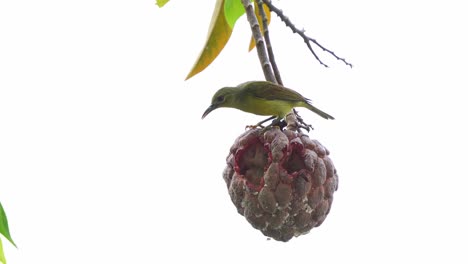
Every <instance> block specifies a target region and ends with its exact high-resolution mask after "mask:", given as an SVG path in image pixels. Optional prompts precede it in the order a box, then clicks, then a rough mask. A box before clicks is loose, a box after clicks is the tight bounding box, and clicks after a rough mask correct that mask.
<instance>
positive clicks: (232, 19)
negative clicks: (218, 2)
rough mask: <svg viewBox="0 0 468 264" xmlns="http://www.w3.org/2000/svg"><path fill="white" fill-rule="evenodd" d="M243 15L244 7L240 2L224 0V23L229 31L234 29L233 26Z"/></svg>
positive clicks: (238, 0)
mask: <svg viewBox="0 0 468 264" xmlns="http://www.w3.org/2000/svg"><path fill="white" fill-rule="evenodd" d="M244 13H245V9H244V5H242V2H241V0H225V1H224V15H225V16H226V21H227V23H228V25H229V26H230V27H231V29H233V28H234V24H236V21H237V19H238V18H239V17H241V16H242V15H243V14H244Z"/></svg>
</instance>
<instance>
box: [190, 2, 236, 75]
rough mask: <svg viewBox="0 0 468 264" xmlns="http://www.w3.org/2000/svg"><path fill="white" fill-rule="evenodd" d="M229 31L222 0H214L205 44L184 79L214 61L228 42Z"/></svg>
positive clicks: (230, 29)
mask: <svg viewBox="0 0 468 264" xmlns="http://www.w3.org/2000/svg"><path fill="white" fill-rule="evenodd" d="M231 33H232V28H231V27H230V26H229V24H228V23H227V21H226V17H225V15H224V0H216V6H215V9H214V11H213V16H212V17H211V23H210V28H209V30H208V37H207V39H206V42H205V46H204V47H203V50H202V51H201V53H200V55H199V56H198V59H197V60H196V62H195V65H193V67H192V70H190V73H189V74H188V75H187V77H186V78H185V80H188V79H189V78H191V77H193V76H194V75H196V74H197V73H199V72H201V71H203V70H204V69H205V68H206V67H208V65H210V64H211V63H212V62H213V61H214V59H215V58H216V57H217V56H218V55H219V53H221V51H222V50H223V48H224V46H225V45H226V43H227V42H228V40H229V38H230V37H231Z"/></svg>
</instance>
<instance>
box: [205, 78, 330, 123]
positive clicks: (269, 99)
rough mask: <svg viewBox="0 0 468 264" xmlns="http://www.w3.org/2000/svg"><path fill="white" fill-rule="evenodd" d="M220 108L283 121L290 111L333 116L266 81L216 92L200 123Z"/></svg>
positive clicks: (291, 92)
mask: <svg viewBox="0 0 468 264" xmlns="http://www.w3.org/2000/svg"><path fill="white" fill-rule="evenodd" d="M220 107H230V108H236V109H239V110H242V111H244V112H248V113H252V114H256V115H262V116H268V115H269V116H275V117H276V118H277V119H281V118H284V117H285V116H286V115H287V114H288V113H289V112H290V111H291V110H292V109H293V108H294V107H305V108H307V109H309V110H310V111H312V112H314V113H316V114H318V115H319V116H321V117H323V118H325V119H335V118H334V117H333V116H331V115H329V114H327V113H325V112H323V111H322V110H320V109H318V108H316V107H315V106H313V105H312V104H311V102H310V99H307V98H305V97H304V96H302V95H301V94H300V93H298V92H296V91H294V90H292V89H289V88H286V87H283V86H281V85H279V84H275V83H272V82H267V81H250V82H245V83H241V84H239V85H238V86H237V87H224V88H221V89H219V90H218V91H217V92H216V93H215V94H214V95H213V99H212V100H211V105H210V106H209V107H208V108H207V109H206V111H205V112H204V113H203V116H202V119H203V118H205V117H206V116H207V115H208V114H209V113H210V112H211V111H213V110H215V109H217V108H220Z"/></svg>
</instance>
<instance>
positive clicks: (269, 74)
mask: <svg viewBox="0 0 468 264" xmlns="http://www.w3.org/2000/svg"><path fill="white" fill-rule="evenodd" d="M242 4H243V5H244V8H245V13H246V15H247V20H248V21H249V24H250V28H251V30H252V36H253V38H254V40H255V46H256V48H257V54H258V58H259V59H260V64H261V65H262V69H263V74H264V75H265V79H266V80H267V81H270V82H273V83H277V81H276V78H275V75H274V73H273V70H272V67H271V63H270V59H269V58H268V54H267V51H266V49H265V41H264V40H263V36H262V33H261V32H260V25H259V24H258V21H257V17H256V16H255V12H254V10H253V7H252V5H251V4H250V0H242Z"/></svg>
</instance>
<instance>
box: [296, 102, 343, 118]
mask: <svg viewBox="0 0 468 264" xmlns="http://www.w3.org/2000/svg"><path fill="white" fill-rule="evenodd" d="M304 106H305V107H306V108H307V109H309V110H310V111H312V112H314V113H316V114H317V115H319V116H321V117H323V118H325V119H335V118H334V117H333V116H331V115H329V114H327V113H325V112H323V111H322V110H320V109H318V108H317V107H315V106H313V105H311V104H309V103H306V104H305V105H304Z"/></svg>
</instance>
